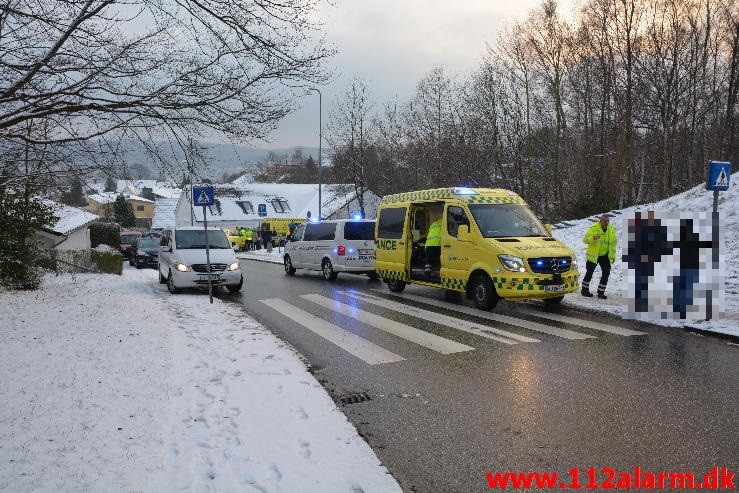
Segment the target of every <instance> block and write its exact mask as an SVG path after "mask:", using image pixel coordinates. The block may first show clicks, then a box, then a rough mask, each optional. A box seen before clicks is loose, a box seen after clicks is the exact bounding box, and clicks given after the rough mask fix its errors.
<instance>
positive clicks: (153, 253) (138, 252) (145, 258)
mask: <svg viewBox="0 0 739 493" xmlns="http://www.w3.org/2000/svg"><path fill="white" fill-rule="evenodd" d="M159 241H160V240H159V237H158V236H157V237H154V236H146V234H144V235H143V236H140V237H138V238H136V240H135V241H134V242H133V245H132V246H131V252H130V255H129V256H128V263H129V264H130V265H135V266H136V268H137V269H141V268H142V267H154V268H156V267H157V265H158V264H159Z"/></svg>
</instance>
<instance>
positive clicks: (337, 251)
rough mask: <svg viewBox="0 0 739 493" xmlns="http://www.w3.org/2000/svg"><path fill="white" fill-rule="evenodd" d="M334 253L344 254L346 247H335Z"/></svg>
mask: <svg viewBox="0 0 739 493" xmlns="http://www.w3.org/2000/svg"><path fill="white" fill-rule="evenodd" d="M336 253H338V254H339V255H346V247H343V246H340V247H339V248H337V249H336Z"/></svg>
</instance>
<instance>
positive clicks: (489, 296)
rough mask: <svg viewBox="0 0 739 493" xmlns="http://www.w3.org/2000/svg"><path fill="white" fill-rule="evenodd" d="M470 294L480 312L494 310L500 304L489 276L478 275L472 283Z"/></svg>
mask: <svg viewBox="0 0 739 493" xmlns="http://www.w3.org/2000/svg"><path fill="white" fill-rule="evenodd" d="M470 294H471V295H472V301H473V303H475V306H476V307H477V308H479V309H480V310H485V311H488V310H492V309H493V308H495V305H497V304H498V293H496V292H495V287H494V286H493V281H491V280H490V278H489V277H488V275H487V274H477V275H476V276H475V277H474V279H472V282H471V283H470Z"/></svg>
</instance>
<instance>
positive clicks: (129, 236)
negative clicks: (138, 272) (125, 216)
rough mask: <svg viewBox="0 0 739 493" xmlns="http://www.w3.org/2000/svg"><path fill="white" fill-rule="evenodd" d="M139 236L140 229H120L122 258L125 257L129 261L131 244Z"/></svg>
mask: <svg viewBox="0 0 739 493" xmlns="http://www.w3.org/2000/svg"><path fill="white" fill-rule="evenodd" d="M139 237H141V231H121V253H122V254H123V258H127V259H129V261H130V257H129V253H130V252H131V245H133V242H134V241H136V239H137V238H139Z"/></svg>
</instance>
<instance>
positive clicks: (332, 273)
mask: <svg viewBox="0 0 739 493" xmlns="http://www.w3.org/2000/svg"><path fill="white" fill-rule="evenodd" d="M283 261H284V264H285V273H287V274H289V275H293V274H295V270H296V269H305V270H315V271H321V274H322V275H323V278H324V279H326V280H327V281H334V280H335V279H336V277H337V275H338V274H339V273H340V272H350V273H352V274H366V275H367V276H369V278H370V279H378V275H377V273H376V272H375V221H372V220H367V219H336V220H324V221H320V222H309V223H305V224H301V225H300V226H298V228H297V229H296V230H295V233H294V234H293V237H292V239H291V240H290V241H288V242H287V243H286V244H285V253H284V256H283Z"/></svg>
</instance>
